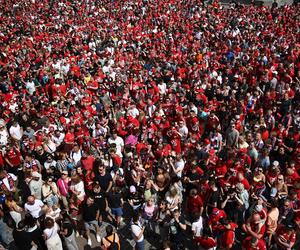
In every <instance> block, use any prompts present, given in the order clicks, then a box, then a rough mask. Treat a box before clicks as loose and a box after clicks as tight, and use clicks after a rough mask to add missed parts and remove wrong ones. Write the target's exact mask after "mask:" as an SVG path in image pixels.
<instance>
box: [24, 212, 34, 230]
mask: <svg viewBox="0 0 300 250" xmlns="http://www.w3.org/2000/svg"><path fill="white" fill-rule="evenodd" d="M24 223H25V225H26V226H28V227H34V226H35V224H36V220H35V219H34V218H33V216H32V215H31V214H29V213H27V214H25V216H24Z"/></svg>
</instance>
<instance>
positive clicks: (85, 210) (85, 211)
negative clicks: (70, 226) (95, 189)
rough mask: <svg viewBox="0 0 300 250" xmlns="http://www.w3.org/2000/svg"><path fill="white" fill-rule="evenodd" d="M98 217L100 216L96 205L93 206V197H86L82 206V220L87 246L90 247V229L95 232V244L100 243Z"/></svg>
mask: <svg viewBox="0 0 300 250" xmlns="http://www.w3.org/2000/svg"><path fill="white" fill-rule="evenodd" d="M99 215H100V212H99V208H98V206H97V204H95V200H94V197H92V196H89V197H87V199H86V201H85V202H84V203H83V205H82V219H83V222H84V228H85V234H86V237H87V243H88V245H89V246H91V245H92V239H91V237H90V230H91V229H93V230H95V231H96V239H97V242H100V241H101V238H100V229H99V226H98V220H99Z"/></svg>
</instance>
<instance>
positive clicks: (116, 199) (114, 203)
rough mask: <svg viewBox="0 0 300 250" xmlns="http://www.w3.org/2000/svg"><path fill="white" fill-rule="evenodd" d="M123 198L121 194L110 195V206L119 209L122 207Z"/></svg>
mask: <svg viewBox="0 0 300 250" xmlns="http://www.w3.org/2000/svg"><path fill="white" fill-rule="evenodd" d="M121 198H122V195H121V194H120V193H116V194H113V193H109V194H108V204H109V207H110V208H119V207H121Z"/></svg>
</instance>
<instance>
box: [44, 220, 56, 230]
mask: <svg viewBox="0 0 300 250" xmlns="http://www.w3.org/2000/svg"><path fill="white" fill-rule="evenodd" d="M44 223H45V228H48V229H50V228H53V226H54V223H55V222H54V220H53V219H52V218H51V217H46V218H45V222H44Z"/></svg>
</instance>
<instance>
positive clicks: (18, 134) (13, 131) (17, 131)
mask: <svg viewBox="0 0 300 250" xmlns="http://www.w3.org/2000/svg"><path fill="white" fill-rule="evenodd" d="M9 133H10V135H11V136H12V137H14V138H16V139H17V140H21V138H22V136H23V133H22V131H21V127H20V125H19V124H18V125H17V126H16V127H15V126H11V127H10V128H9Z"/></svg>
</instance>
